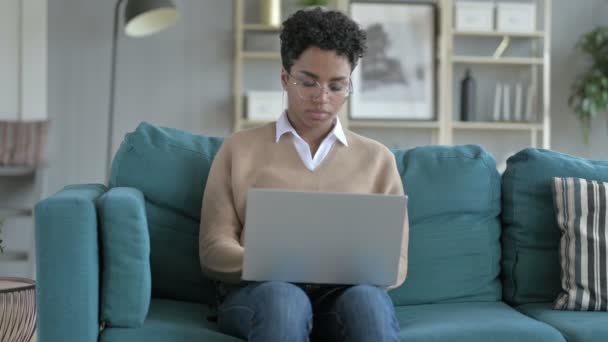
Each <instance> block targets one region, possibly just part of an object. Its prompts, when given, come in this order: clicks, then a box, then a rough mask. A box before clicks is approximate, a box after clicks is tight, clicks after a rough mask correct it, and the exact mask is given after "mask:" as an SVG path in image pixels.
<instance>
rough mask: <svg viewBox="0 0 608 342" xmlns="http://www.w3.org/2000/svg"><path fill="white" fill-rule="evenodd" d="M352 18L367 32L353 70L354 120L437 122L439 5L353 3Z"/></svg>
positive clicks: (352, 108) (422, 3)
mask: <svg viewBox="0 0 608 342" xmlns="http://www.w3.org/2000/svg"><path fill="white" fill-rule="evenodd" d="M350 14H351V17H352V18H353V19H354V20H355V21H356V22H357V23H359V25H360V26H361V28H363V29H364V30H365V31H366V32H367V52H366V54H365V55H364V56H363V58H362V59H361V60H360V61H359V65H358V66H357V67H356V68H355V70H354V71H353V76H352V81H353V94H352V96H351V98H350V103H349V116H350V118H351V119H353V120H357V119H362V120H365V119H368V120H433V119H434V118H435V107H436V99H435V94H436V83H437V82H436V69H437V64H436V48H435V47H436V44H437V23H436V20H437V5H436V4H434V3H429V2H412V1H406V2H369V1H353V2H351V4H350Z"/></svg>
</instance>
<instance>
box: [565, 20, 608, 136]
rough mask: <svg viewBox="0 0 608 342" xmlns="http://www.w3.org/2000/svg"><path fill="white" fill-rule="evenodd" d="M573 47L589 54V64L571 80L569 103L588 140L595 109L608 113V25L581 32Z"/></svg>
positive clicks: (596, 112) (598, 111)
mask: <svg viewBox="0 0 608 342" xmlns="http://www.w3.org/2000/svg"><path fill="white" fill-rule="evenodd" d="M576 48H577V50H579V51H581V52H583V53H584V54H586V55H588V57H590V67H589V68H588V69H587V70H586V71H585V72H584V73H583V74H582V75H580V77H579V78H578V79H577V80H576V81H575V82H574V84H573V86H572V92H571V95H570V98H569V100H568V104H569V105H570V107H572V109H573V110H574V113H575V115H576V116H577V117H578V119H579V121H580V122H581V127H582V129H583V138H584V140H585V143H588V142H589V132H590V130H591V121H592V119H593V118H594V117H595V116H597V114H598V113H608V26H606V27H598V28H596V29H594V30H593V31H591V32H588V33H586V34H585V35H583V36H582V37H581V38H580V40H579V41H578V43H577V45H576Z"/></svg>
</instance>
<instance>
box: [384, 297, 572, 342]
mask: <svg viewBox="0 0 608 342" xmlns="http://www.w3.org/2000/svg"><path fill="white" fill-rule="evenodd" d="M395 310H396V313H397V319H398V320H399V325H400V327H401V333H400V338H401V341H408V342H412V341H420V342H432V341H442V342H444V341H450V342H459V341H462V342H476V341H479V342H482V341H484V342H485V341H493V342H503V341H504V342H512V341H519V342H526V341H534V342H541V341H547V342H548V341H551V342H557V341H565V339H564V338H563V336H562V335H561V334H560V332H559V331H557V330H556V329H555V328H553V327H551V326H549V325H548V324H545V323H542V322H539V321H536V320H534V319H532V318H530V317H527V316H526V315H523V314H521V313H520V312H517V310H515V309H513V308H511V307H510V306H508V305H507V304H505V303H503V302H469V303H450V304H428V305H410V306H400V307H396V308H395Z"/></svg>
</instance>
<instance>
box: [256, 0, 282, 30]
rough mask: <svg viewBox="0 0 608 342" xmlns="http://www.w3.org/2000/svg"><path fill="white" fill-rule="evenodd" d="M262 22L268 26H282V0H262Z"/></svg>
mask: <svg viewBox="0 0 608 342" xmlns="http://www.w3.org/2000/svg"><path fill="white" fill-rule="evenodd" d="M260 22H261V23H262V24H264V25H268V26H275V27H278V26H281V0H260Z"/></svg>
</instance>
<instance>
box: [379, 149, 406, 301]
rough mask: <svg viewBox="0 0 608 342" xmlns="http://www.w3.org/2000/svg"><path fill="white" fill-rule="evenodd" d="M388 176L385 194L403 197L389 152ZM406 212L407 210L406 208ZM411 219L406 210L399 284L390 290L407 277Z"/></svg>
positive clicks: (398, 177)
mask: <svg viewBox="0 0 608 342" xmlns="http://www.w3.org/2000/svg"><path fill="white" fill-rule="evenodd" d="M383 171H384V172H383V173H384V174H385V175H386V178H385V182H384V184H383V186H384V193H385V194H387V195H403V194H404V190H403V189H404V187H403V182H402V181H401V176H400V175H399V170H398V169H397V162H396V161H395V157H394V155H393V154H392V153H391V152H390V151H389V156H388V157H387V161H386V166H385V167H384V170H383ZM404 210H405V208H404ZM409 232H410V225H409V218H408V214H407V210H405V219H404V221H403V237H402V239H401V258H400V260H399V274H398V276H397V283H396V284H394V285H391V286H389V287H388V290H391V289H394V288H397V287H399V286H401V285H402V284H403V283H404V282H405V278H406V276H407V262H408V260H407V255H408V244H409Z"/></svg>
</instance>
